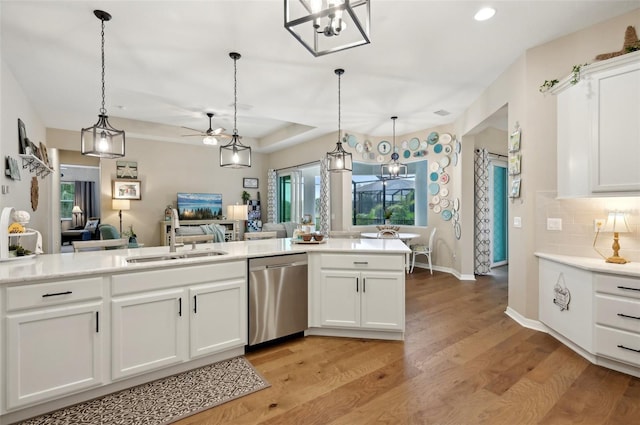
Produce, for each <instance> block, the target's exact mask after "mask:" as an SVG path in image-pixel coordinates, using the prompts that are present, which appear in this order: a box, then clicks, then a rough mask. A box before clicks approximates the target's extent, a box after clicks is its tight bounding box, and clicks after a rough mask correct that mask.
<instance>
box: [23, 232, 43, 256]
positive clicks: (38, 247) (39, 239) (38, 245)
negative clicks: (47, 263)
mask: <svg viewBox="0 0 640 425" xmlns="http://www.w3.org/2000/svg"><path fill="white" fill-rule="evenodd" d="M25 230H26V231H27V232H34V233H35V234H36V246H35V248H34V250H33V253H34V254H44V251H43V250H42V234H41V233H40V232H38V231H37V230H36V229H30V228H28V227H27V228H25Z"/></svg>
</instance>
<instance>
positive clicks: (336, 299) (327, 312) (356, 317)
mask: <svg viewBox="0 0 640 425" xmlns="http://www.w3.org/2000/svg"><path fill="white" fill-rule="evenodd" d="M320 285H321V288H320V290H321V293H322V298H321V306H320V315H321V322H320V323H321V326H332V327H347V328H354V327H359V326H360V291H361V287H360V285H361V278H360V273H359V272H349V271H332V270H322V271H321V272H320Z"/></svg>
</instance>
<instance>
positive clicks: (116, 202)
mask: <svg viewBox="0 0 640 425" xmlns="http://www.w3.org/2000/svg"><path fill="white" fill-rule="evenodd" d="M111 209H113V210H125V211H126V210H130V209H131V201H129V200H128V199H112V200H111Z"/></svg>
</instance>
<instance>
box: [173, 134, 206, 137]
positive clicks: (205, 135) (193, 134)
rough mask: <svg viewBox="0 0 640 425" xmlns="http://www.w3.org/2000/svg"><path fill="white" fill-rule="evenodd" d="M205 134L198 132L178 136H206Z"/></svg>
mask: <svg viewBox="0 0 640 425" xmlns="http://www.w3.org/2000/svg"><path fill="white" fill-rule="evenodd" d="M206 136H207V135H206V134H204V133H199V134H181V135H180V137H206Z"/></svg>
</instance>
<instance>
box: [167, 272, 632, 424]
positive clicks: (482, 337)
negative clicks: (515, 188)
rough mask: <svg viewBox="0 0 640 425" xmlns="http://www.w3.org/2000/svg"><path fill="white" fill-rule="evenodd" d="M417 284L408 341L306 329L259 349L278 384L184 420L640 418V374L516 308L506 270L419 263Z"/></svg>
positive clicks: (257, 355) (410, 295) (257, 361)
mask: <svg viewBox="0 0 640 425" xmlns="http://www.w3.org/2000/svg"><path fill="white" fill-rule="evenodd" d="M406 288H407V290H406V299H407V301H406V310H407V314H406V321H407V330H406V339H405V341H404V342H387V341H372V340H360V339H348V338H328V337H307V338H300V339H296V340H292V341H289V342H286V343H283V344H281V345H277V346H273V347H268V348H264V349H261V350H259V351H256V352H253V353H249V354H248V355H247V358H248V359H249V360H250V361H251V363H252V364H253V365H254V366H255V367H256V369H258V370H259V371H260V372H261V373H262V374H263V375H264V376H265V378H266V379H267V380H268V381H269V382H270V383H271V385H272V387H271V388H269V389H266V390H263V391H259V392H257V393H254V394H251V395H249V396H246V397H243V398H240V399H238V400H234V401H232V402H229V403H226V404H224V405H221V406H218V407H215V408H212V409H209V410H207V411H204V412H202V413H200V414H198V415H194V416H191V417H189V418H185V419H183V420H181V421H179V422H177V424H178V425H196V424H197V425H213V424H216V425H217V424H246V425H249V424H251V425H253V424H304V425H309V424H322V425H326V424H332V425H338V424H344V425H347V424H348V425H356V424H460V425H466V424H490V425H498V424H505V425H514V424H549V425H551V424H553V425H555V424H589V425H591V424H594V425H595V424H608V425H612V424H625V425H630V424H640V379H637V378H634V377H631V376H628V375H625V374H622V373H618V372H614V371H611V370H608V369H605V368H602V367H599V366H594V365H592V364H590V363H589V362H588V361H586V360H584V359H583V358H582V357H580V356H578V355H577V354H575V353H574V352H572V351H571V350H569V349H568V348H566V347H565V346H564V345H562V344H560V343H559V342H557V341H556V340H555V339H554V338H552V337H550V336H549V335H547V334H544V333H540V332H536V331H533V330H530V329H526V328H523V327H521V326H520V325H518V324H517V323H516V322H514V321H513V320H511V319H510V318H509V317H507V316H506V315H505V314H504V311H505V309H506V306H507V282H506V273H504V272H502V273H498V274H497V276H483V277H479V278H478V280H477V281H475V282H460V281H458V280H457V279H455V278H454V277H452V276H451V275H449V274H445V273H438V272H434V274H433V276H432V275H430V274H429V272H428V271H425V270H422V269H419V270H418V269H416V271H415V272H414V273H413V274H409V275H407V282H406Z"/></svg>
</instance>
